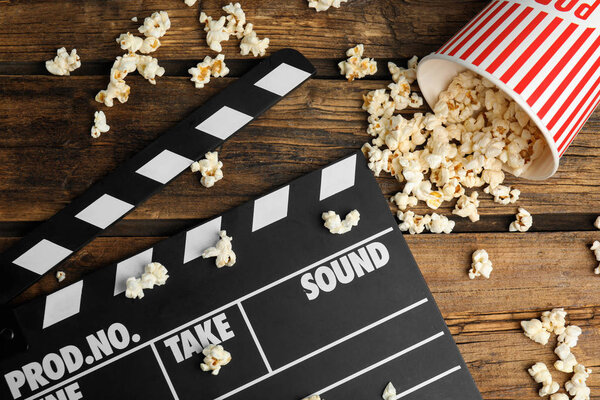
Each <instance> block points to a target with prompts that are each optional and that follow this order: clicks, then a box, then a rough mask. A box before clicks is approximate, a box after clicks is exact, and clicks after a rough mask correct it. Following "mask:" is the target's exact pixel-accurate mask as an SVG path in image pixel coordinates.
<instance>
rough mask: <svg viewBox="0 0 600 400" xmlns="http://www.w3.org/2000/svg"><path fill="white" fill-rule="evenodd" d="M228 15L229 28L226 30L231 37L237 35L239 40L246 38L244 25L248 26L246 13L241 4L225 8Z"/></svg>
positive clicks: (230, 4) (231, 4) (229, 5)
mask: <svg viewBox="0 0 600 400" xmlns="http://www.w3.org/2000/svg"><path fill="white" fill-rule="evenodd" d="M223 11H225V12H226V13H227V14H228V15H227V18H226V19H227V26H226V27H225V30H226V31H227V33H229V34H230V35H235V37H237V38H238V39H241V38H242V37H243V36H244V25H245V24H246V13H245V12H244V10H243V9H242V6H241V5H240V3H235V4H233V3H229V4H228V5H226V6H225V7H223Z"/></svg>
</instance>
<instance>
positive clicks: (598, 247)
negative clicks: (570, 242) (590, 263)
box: [590, 240, 600, 275]
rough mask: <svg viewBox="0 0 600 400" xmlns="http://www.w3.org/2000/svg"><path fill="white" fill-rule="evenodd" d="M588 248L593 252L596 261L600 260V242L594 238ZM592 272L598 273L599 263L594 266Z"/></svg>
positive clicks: (599, 270) (599, 273)
mask: <svg viewBox="0 0 600 400" xmlns="http://www.w3.org/2000/svg"><path fill="white" fill-rule="evenodd" d="M590 250H592V251H593V252H594V256H595V257H596V261H600V242H599V241H597V240H594V243H592V245H591V246H590ZM594 274H596V275H600V264H599V265H598V266H597V267H596V268H594Z"/></svg>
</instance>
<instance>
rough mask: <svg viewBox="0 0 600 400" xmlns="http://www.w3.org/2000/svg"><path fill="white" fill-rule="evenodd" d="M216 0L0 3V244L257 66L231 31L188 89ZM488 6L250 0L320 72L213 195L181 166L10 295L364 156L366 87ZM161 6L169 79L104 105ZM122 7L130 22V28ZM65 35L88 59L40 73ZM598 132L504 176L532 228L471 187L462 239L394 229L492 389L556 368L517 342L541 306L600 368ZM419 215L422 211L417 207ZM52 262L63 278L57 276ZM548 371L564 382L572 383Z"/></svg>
mask: <svg viewBox="0 0 600 400" xmlns="http://www.w3.org/2000/svg"><path fill="white" fill-rule="evenodd" d="M227 2H228V1H225V0H218V1H217V0H201V2H199V3H198V4H197V5H196V6H195V7H192V8H188V7H187V6H185V4H184V3H183V1H182V0H161V1H158V0H147V1H142V0H112V1H98V0H42V1H37V2H31V1H26V0H0V176H1V177H2V179H0V251H2V250H3V249H6V248H7V247H8V246H10V244H11V243H13V242H14V241H16V240H18V239H17V238H18V237H19V236H22V235H24V234H26V233H27V231H28V230H30V229H31V228H33V227H34V226H35V225H36V224H37V223H39V222H40V221H43V220H45V219H47V218H49V217H50V216H52V215H53V214H54V213H56V212H57V211H59V210H60V209H61V208H62V207H64V206H65V205H66V204H68V203H69V202H70V201H71V200H72V199H73V198H74V197H76V196H77V195H79V194H80V193H82V192H83V191H85V190H86V188H87V187H89V186H90V185H91V184H92V183H94V182H96V181H97V180H98V179H100V178H101V177H103V176H104V175H106V174H108V173H109V172H110V171H112V170H113V169H115V167H116V166H118V165H119V164H120V163H121V162H123V161H124V160H126V159H127V158H128V157H130V156H131V155H133V154H134V153H135V152H137V151H139V150H140V149H142V148H143V147H144V146H146V145H147V144H148V143H150V142H151V141H152V140H153V139H154V138H156V137H158V136H159V135H160V134H161V133H162V132H164V131H165V130H166V129H168V128H169V127H171V126H173V125H174V124H175V123H176V122H178V121H179V120H180V119H182V118H183V117H185V116H186V115H187V114H189V113H190V112H191V111H192V110H193V109H195V108H196V107H198V106H200V105H201V104H202V103H203V102H205V101H206V100H207V99H208V98H210V97H211V96H212V95H214V94H215V93H217V92H218V91H220V90H221V89H223V88H224V87H225V86H227V85H228V84H229V83H231V82H232V81H233V80H234V79H235V78H236V77H238V76H240V75H242V74H243V73H244V72H245V71H247V70H249V69H250V68H251V67H252V66H253V65H255V64H256V63H257V62H258V60H257V59H254V58H252V57H242V56H241V55H240V54H239V49H238V42H237V41H236V40H231V41H229V42H227V43H225V44H224V53H225V55H226V57H227V62H228V65H229V66H230V68H231V74H230V76H229V77H228V78H224V79H216V80H213V81H212V82H211V83H210V84H209V85H208V86H207V87H206V88H205V89H202V90H198V89H195V88H194V86H193V84H192V83H191V82H189V78H188V75H187V69H188V68H189V67H191V66H193V65H194V64H195V63H196V62H198V61H199V60H200V59H202V58H204V56H205V55H214V53H213V52H212V51H210V50H209V49H208V47H207V45H206V42H205V34H204V32H203V31H202V30H201V25H200V24H199V22H198V15H199V6H198V5H199V4H201V6H202V8H203V10H205V11H206V12H207V13H208V14H209V15H213V16H218V15H220V14H221V11H220V7H221V6H222V5H224V4H225V3H227ZM486 3H487V0H457V1H454V2H451V3H449V2H447V1H445V0H422V1H421V0H349V1H348V3H346V4H343V5H342V7H341V8H339V9H331V10H330V11H328V12H325V13H316V12H315V11H314V10H312V9H308V8H307V6H306V0H285V1H267V0H245V1H243V2H242V5H243V6H244V9H245V10H246V13H247V16H248V20H249V21H250V22H252V23H254V25H255V28H256V31H257V33H258V34H259V36H261V37H263V36H266V37H269V38H270V39H271V47H270V49H269V52H273V51H276V50H278V49H281V48H284V47H294V48H296V49H298V50H300V51H302V52H303V53H304V54H305V55H306V56H307V57H309V58H310V59H311V61H312V62H313V63H314V64H315V65H316V67H317V71H318V72H317V76H316V79H313V80H311V81H310V82H308V83H307V84H305V85H303V86H302V87H301V88H300V89H299V90H297V91H295V92H294V93H293V94H292V95H291V96H289V97H287V98H285V99H284V100H282V101H281V103H279V104H278V105H277V106H276V107H274V108H273V109H271V110H269V111H268V112H267V113H265V115H263V116H262V117H261V118H259V119H258V120H256V121H255V122H253V123H252V124H251V125H250V126H248V127H246V128H245V129H243V130H242V131H241V132H240V133H239V134H238V135H237V136H236V137H235V138H233V139H232V140H230V141H228V142H227V143H226V144H225V145H224V146H223V147H222V149H221V151H220V157H221V158H222V160H223V162H224V164H225V167H224V173H225V179H223V180H222V181H221V182H219V183H217V185H216V186H215V187H214V188H212V189H210V190H208V189H205V188H203V187H202V186H201V185H200V184H199V181H198V177H197V176H194V175H193V174H192V173H191V172H185V173H184V174H182V176H180V177H178V178H177V179H175V180H174V181H173V182H171V183H170V184H169V185H168V186H167V187H166V188H165V189H164V190H163V191H162V192H161V193H159V194H157V195H155V196H154V197H152V198H151V199H150V200H149V201H147V202H146V203H145V204H143V205H142V206H141V207H139V209H137V210H136V211H134V212H133V213H132V214H130V215H129V216H128V217H127V218H126V219H125V220H123V221H121V222H119V223H118V224H116V225H115V226H114V227H112V228H111V229H109V230H108V231H106V232H105V233H104V236H103V237H100V238H98V239H96V240H95V241H93V242H92V243H91V244H90V245H88V246H86V247H85V248H84V249H82V250H81V251H79V252H78V253H76V254H75V255H74V256H73V257H71V258H70V259H69V260H67V261H66V262H65V263H64V264H63V265H61V266H59V267H57V268H55V269H54V270H52V271H50V272H49V273H48V274H46V276H44V277H43V278H42V279H41V280H40V281H39V282H38V283H37V284H35V285H33V286H32V287H31V288H29V290H27V291H26V292H25V293H24V294H22V295H21V296H20V297H19V298H18V299H17V300H16V302H15V304H16V303H20V302H23V301H26V300H28V299H31V298H34V297H36V296H43V295H45V294H48V293H51V292H53V291H54V290H56V289H58V288H59V287H62V286H64V285H66V284H69V283H72V282H74V281H76V280H78V279H79V278H81V277H82V276H84V275H86V274H88V273H90V272H92V271H94V270H96V269H98V268H101V267H102V266H105V265H108V264H110V263H113V262H116V261H118V260H120V259H123V258H125V257H127V256H129V255H132V254H135V253H136V252H138V251H140V250H143V249H145V248H147V247H149V246H151V245H153V244H154V243H156V242H157V241H159V240H161V239H163V238H164V237H165V236H168V235H171V234H174V233H176V232H178V231H180V230H182V229H185V228H187V227H190V226H192V225H194V224H197V223H198V222H199V221H201V220H202V219H205V218H208V217H211V216H214V215H216V214H218V213H221V212H223V211H226V210H228V209H231V208H232V207H234V206H236V205H239V204H242V203H243V202H245V201H248V200H250V199H252V198H254V197H255V196H257V195H260V194H262V193H265V192H267V191H269V190H272V189H274V188H276V187H277V186H279V185H282V184H285V183H286V182H288V181H290V180H292V179H294V178H296V177H299V176H301V175H303V174H305V173H307V172H310V171H313V170H315V169H317V168H319V167H321V166H323V165H326V164H328V163H330V162H332V161H334V160H336V159H338V158H339V157H342V156H344V155H346V154H348V153H350V152H351V151H354V150H355V149H358V148H359V147H360V146H361V145H362V144H363V143H364V142H365V141H366V140H368V139H369V137H368V135H367V134H366V132H365V130H366V126H367V124H366V115H365V113H364V111H362V110H361V109H360V106H361V104H362V94H364V93H365V92H367V91H369V90H372V89H377V88H381V87H383V86H385V85H387V84H388V83H389V79H390V77H389V74H388V73H387V69H386V68H385V66H386V63H387V61H388V60H393V61H395V62H398V63H400V64H402V63H405V61H406V60H407V59H408V58H409V57H411V56H412V55H414V54H416V55H418V56H420V57H422V56H425V55H426V54H428V53H430V52H432V51H434V50H436V49H437V48H439V47H440V46H441V45H442V44H443V43H444V42H445V41H446V40H448V39H449V38H450V37H451V36H452V34H454V33H455V32H456V31H457V30H458V29H459V28H460V27H462V26H463V25H464V24H465V23H466V22H467V21H468V20H469V19H470V18H471V17H473V16H474V15H475V14H476V13H477V12H478V11H479V10H480V9H482V8H483V7H484V5H485V4H486ZM157 10H166V11H168V12H169V15H170V17H171V21H172V28H171V30H170V31H169V32H168V33H167V35H166V36H165V37H164V38H163V39H162V40H161V41H162V43H163V46H162V47H161V48H160V49H159V51H158V52H157V53H155V54H154V55H155V56H156V57H157V58H158V59H159V62H160V64H161V65H163V66H164V67H165V68H166V74H165V76H164V77H162V78H159V79H158V83H157V85H156V86H152V85H150V84H148V83H147V82H146V81H144V80H143V79H142V78H141V77H139V76H137V75H133V76H130V77H128V79H127V80H128V83H130V85H131V87H132V94H131V97H130V100H129V101H128V102H127V103H126V104H118V105H116V106H115V107H113V108H106V107H104V106H101V105H99V104H98V103H96V102H95V101H94V100H93V98H94V95H95V94H96V92H97V91H98V90H100V89H102V88H104V87H105V86H106V84H107V82H108V77H107V75H108V71H109V69H110V65H111V64H112V60H113V59H114V57H115V56H117V55H120V54H121V53H122V51H121V50H120V49H119V47H118V46H117V44H116V42H115V38H116V37H117V36H118V35H119V34H120V33H123V32H126V31H131V32H135V31H136V28H137V27H138V26H139V25H140V23H141V21H142V20H143V18H144V17H145V16H148V15H150V14H151V13H152V12H153V11H157ZM42 16H43V17H42ZM133 16H137V17H138V18H139V20H140V22H138V23H134V22H132V21H130V18H131V17H133ZM356 43H364V44H365V47H366V55H367V56H370V57H375V58H376V59H377V60H378V62H379V71H378V73H377V74H376V75H375V76H373V77H369V78H368V79H365V80H361V81H355V82H353V83H348V82H346V81H345V80H344V79H343V78H342V77H341V76H339V75H338V70H337V62H338V61H339V60H341V59H342V58H344V53H345V51H346V49H347V48H348V47H350V46H351V45H354V44H356ZM62 46H66V47H67V48H69V49H70V48H73V47H75V48H77V49H78V53H79V54H80V55H81V57H82V60H83V66H82V68H80V69H79V70H77V71H75V72H74V74H73V76H71V77H55V76H50V75H48V74H47V72H46V71H45V68H44V61H45V60H47V59H49V58H51V57H53V56H54V55H55V51H56V48H58V47H62ZM414 89H415V90H418V88H417V87H416V86H415V87H414ZM98 109H102V110H104V111H105V112H106V115H107V118H108V123H109V124H110V125H111V131H110V132H108V133H107V134H104V135H103V136H102V137H101V138H100V139H99V140H93V139H92V138H91V137H90V136H89V129H90V127H91V124H92V119H93V112H94V111H96V110H98ZM426 110H427V109H426V108H425V107H424V108H422V109H419V110H406V111H403V114H406V115H407V116H409V115H410V114H411V113H413V112H424V111H426ZM599 131H600V112H598V111H597V112H596V113H595V114H594V115H593V116H592V118H591V119H590V121H588V123H587V124H586V126H585V127H584V129H583V131H582V132H581V133H580V134H579V136H578V137H577V139H576V140H575V142H574V144H573V145H572V146H571V147H570V148H569V150H568V151H567V153H566V154H565V156H564V157H563V158H562V160H561V166H560V169H559V170H558V172H557V173H556V175H555V176H554V177H552V178H551V179H548V180H546V181H543V182H532V181H526V180H523V179H517V178H514V177H509V178H508V179H507V182H508V183H510V184H514V185H515V186H516V187H518V188H519V189H520V190H521V191H522V196H521V200H520V201H519V203H518V205H519V206H523V207H525V208H527V209H528V210H529V211H530V212H531V213H532V214H533V215H534V226H533V228H532V232H528V233H525V234H515V233H508V232H507V228H508V224H509V223H510V222H511V220H512V219H513V217H514V213H515V211H516V206H514V205H511V206H500V205H497V204H495V203H493V202H492V201H491V200H490V199H489V197H487V196H483V195H482V197H483V201H482V202H481V207H480V213H481V214H482V219H481V221H480V222H478V223H475V224H472V223H470V222H469V221H467V220H465V219H460V218H453V219H455V220H456V221H457V225H456V229H455V231H456V232H458V233H453V234H451V235H432V234H424V235H418V236H410V235H406V236H405V238H406V239H407V241H408V243H409V245H410V247H411V250H412V252H413V254H414V255H415V258H416V260H417V263H418V264H419V266H420V268H421V270H422V272H423V275H424V277H425V279H426V281H427V283H428V284H429V286H430V288H431V290H432V292H433V294H434V297H435V299H436V301H437V303H438V305H439V307H440V310H441V311H442V314H443V315H444V318H445V320H446V322H447V323H448V325H449V327H450V330H451V332H452V334H453V335H454V339H455V340H456V342H457V343H458V345H459V347H460V350H461V352H462V354H463V356H464V358H465V359H466V361H467V363H468V365H469V367H470V370H471V373H472V374H473V376H474V378H475V381H476V382H477V385H478V387H479V389H480V391H481V392H482V394H483V397H484V398H485V399H486V400H492V399H524V400H534V399H538V398H539V397H538V396H537V389H538V385H536V384H535V383H534V382H533V381H532V379H531V378H530V377H529V375H528V374H527V372H526V369H527V368H528V367H529V366H530V365H531V364H533V363H535V362H537V361H544V362H546V363H547V364H548V365H550V364H552V363H553V362H554V359H555V356H554V354H553V352H552V350H553V347H552V345H551V344H550V345H548V346H546V347H543V346H540V345H538V344H536V343H533V342H532V341H530V340H529V339H527V338H526V337H524V336H523V334H522V333H521V330H520V327H519V321H520V320H522V319H529V318H533V317H537V316H539V313H540V312H541V311H543V310H546V309H550V308H552V307H565V308H567V310H568V311H569V318H570V320H571V321H572V322H573V323H576V324H577V325H579V326H581V327H582V328H583V332H584V333H583V335H582V337H581V340H580V344H579V345H578V347H577V348H576V349H575V354H576V356H577V358H578V360H580V361H582V362H583V363H584V364H585V365H587V366H589V367H591V368H596V369H598V367H600V352H599V350H598V349H600V318H599V317H598V315H599V312H600V305H599V302H598V299H599V298H600V297H599V296H600V281H599V279H600V278H598V277H597V276H595V275H594V274H593V268H594V267H595V266H596V265H597V262H596V261H595V260H594V257H593V255H592V253H591V251H590V250H589V249H588V247H589V245H590V244H591V243H592V242H593V241H594V240H596V239H600V232H599V231H597V230H595V229H594V228H593V226H592V223H593V221H594V219H595V217H596V215H597V214H600V206H598V204H599V200H600V179H599V178H598V172H597V171H600V158H598V157H597V156H596V155H597V154H598V153H599V150H600V149H599V147H600V144H599V143H598V140H597V134H598V132H599ZM378 182H379V184H380V187H381V189H382V191H383V192H384V194H385V195H386V196H389V195H392V194H394V193H395V192H396V191H397V190H398V189H399V187H400V185H399V184H398V183H397V182H396V181H395V180H394V179H392V178H390V177H386V176H381V177H379V178H378ZM390 207H391V209H392V211H395V209H394V207H393V206H390ZM450 210H451V207H450V206H449V205H445V206H443V207H442V208H441V210H440V211H441V212H442V213H444V214H446V215H449V213H450ZM415 211H416V212H420V213H423V212H428V210H427V209H426V208H425V207H423V206H419V207H417V208H416V209H415ZM140 235H143V236H140ZM478 248H485V249H486V250H487V251H488V252H489V253H490V257H491V259H492V261H493V263H494V271H493V273H492V277H491V279H489V280H485V279H476V280H472V281H471V280H469V279H468V277H467V270H468V268H469V265H470V256H471V253H472V252H473V251H474V250H476V249H478ZM57 269H62V270H65V271H66V272H67V279H66V281H64V282H63V283H61V284H60V285H59V284H58V283H57V282H56V279H55V278H54V273H55V272H56V270H57ZM553 375H554V377H555V378H556V379H557V380H559V381H560V382H561V383H562V382H564V380H566V379H567V376H566V375H565V374H560V373H553ZM588 383H589V385H590V386H591V387H592V398H593V399H600V395H599V394H600V378H598V376H597V374H593V375H592V377H591V378H590V380H589V381H588Z"/></svg>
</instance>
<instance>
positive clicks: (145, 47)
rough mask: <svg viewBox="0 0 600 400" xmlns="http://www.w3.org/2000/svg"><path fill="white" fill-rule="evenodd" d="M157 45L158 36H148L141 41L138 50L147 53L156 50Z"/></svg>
mask: <svg viewBox="0 0 600 400" xmlns="http://www.w3.org/2000/svg"><path fill="white" fill-rule="evenodd" d="M159 47H160V40H158V38H155V37H154V36H148V37H147V38H146V39H144V41H143V42H142V46H141V47H140V49H139V51H140V53H142V54H149V53H153V52H155V51H156V50H158V48H159Z"/></svg>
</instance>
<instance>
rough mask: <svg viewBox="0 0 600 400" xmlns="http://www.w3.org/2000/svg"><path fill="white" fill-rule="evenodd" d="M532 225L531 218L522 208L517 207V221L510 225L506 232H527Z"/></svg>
mask: <svg viewBox="0 0 600 400" xmlns="http://www.w3.org/2000/svg"><path fill="white" fill-rule="evenodd" d="M532 224H533V217H532V216H531V214H529V212H528V211H527V210H526V209H524V208H523V207H519V212H518V213H517V219H516V220H515V221H513V222H512V223H511V224H510V226H509V228H508V230H509V231H510V232H517V231H518V232H527V231H528V230H529V228H531V225H532Z"/></svg>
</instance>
